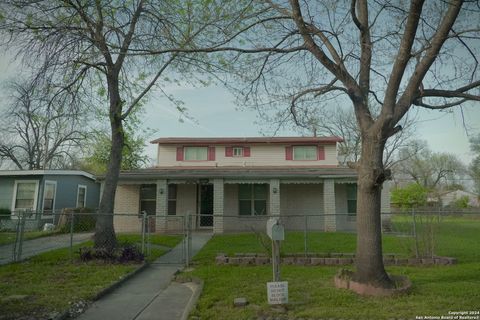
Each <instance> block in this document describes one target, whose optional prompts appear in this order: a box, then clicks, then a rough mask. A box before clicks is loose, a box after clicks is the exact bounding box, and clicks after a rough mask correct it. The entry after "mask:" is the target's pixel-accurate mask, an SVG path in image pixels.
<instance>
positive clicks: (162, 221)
mask: <svg viewBox="0 0 480 320" xmlns="http://www.w3.org/2000/svg"><path fill="white" fill-rule="evenodd" d="M167 210H168V184H167V180H157V205H156V212H155V216H156V219H155V220H156V222H155V225H156V228H155V229H156V230H158V231H159V232H165V231H166V227H167Z"/></svg>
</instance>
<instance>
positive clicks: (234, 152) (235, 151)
mask: <svg viewBox="0 0 480 320" xmlns="http://www.w3.org/2000/svg"><path fill="white" fill-rule="evenodd" d="M225 157H237V158H243V157H250V147H225Z"/></svg>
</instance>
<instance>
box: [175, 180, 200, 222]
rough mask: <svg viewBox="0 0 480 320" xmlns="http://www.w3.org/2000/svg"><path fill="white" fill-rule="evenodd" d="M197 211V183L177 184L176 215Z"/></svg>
mask: <svg viewBox="0 0 480 320" xmlns="http://www.w3.org/2000/svg"><path fill="white" fill-rule="evenodd" d="M187 213H190V214H196V213H197V185H196V184H177V215H180V216H184V215H186V214H187Z"/></svg>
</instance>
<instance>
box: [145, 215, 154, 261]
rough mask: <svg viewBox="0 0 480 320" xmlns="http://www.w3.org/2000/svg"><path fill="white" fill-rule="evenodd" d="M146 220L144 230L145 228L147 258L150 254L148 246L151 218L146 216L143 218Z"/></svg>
mask: <svg viewBox="0 0 480 320" xmlns="http://www.w3.org/2000/svg"><path fill="white" fill-rule="evenodd" d="M145 218H146V220H147V225H146V228H147V256H150V254H151V246H150V223H151V221H150V220H151V219H152V216H146V217H145Z"/></svg>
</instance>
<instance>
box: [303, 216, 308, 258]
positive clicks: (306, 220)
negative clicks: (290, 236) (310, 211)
mask: <svg viewBox="0 0 480 320" xmlns="http://www.w3.org/2000/svg"><path fill="white" fill-rule="evenodd" d="M307 234H308V216H307V215H305V227H304V228H303V241H304V251H305V258H306V257H307V252H308V247H307Z"/></svg>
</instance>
